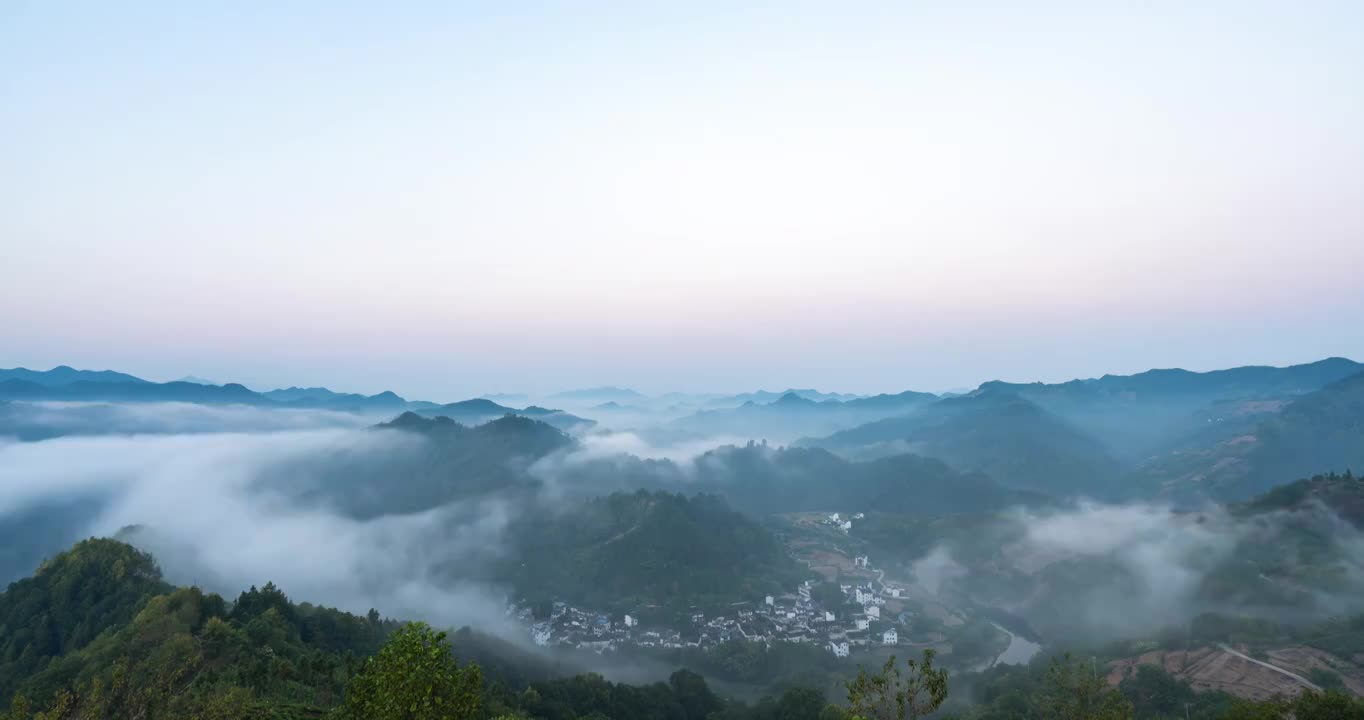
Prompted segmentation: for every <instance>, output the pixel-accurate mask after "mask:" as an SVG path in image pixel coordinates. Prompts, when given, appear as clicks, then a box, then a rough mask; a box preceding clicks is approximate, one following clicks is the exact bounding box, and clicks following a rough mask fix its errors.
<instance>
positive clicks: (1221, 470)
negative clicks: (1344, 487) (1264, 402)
mask: <svg viewBox="0 0 1364 720" xmlns="http://www.w3.org/2000/svg"><path fill="white" fill-rule="evenodd" d="M1360 468H1364V373H1359V374H1356V375H1352V376H1350V377H1347V378H1345V379H1343V380H1340V381H1337V382H1334V383H1331V384H1330V385H1327V386H1326V387H1324V388H1322V389H1320V390H1318V391H1316V392H1313V393H1309V394H1307V395H1303V396H1301V397H1298V398H1296V399H1294V400H1292V401H1291V402H1287V403H1284V404H1283V406H1282V407H1281V408H1279V409H1278V410H1277V412H1273V413H1269V414H1266V415H1265V416H1263V417H1258V418H1256V419H1255V421H1254V422H1248V423H1245V424H1244V425H1242V426H1238V427H1237V429H1236V430H1235V432H1230V433H1223V434H1222V435H1221V436H1214V437H1213V438H1212V439H1206V440H1202V441H1200V442H1194V443H1190V444H1188V445H1186V446H1184V447H1181V448H1180V449H1179V450H1178V451H1177V452H1174V453H1171V454H1169V455H1167V456H1163V457H1161V458H1159V459H1157V460H1156V461H1153V462H1151V463H1148V464H1147V465H1145V466H1143V467H1142V468H1140V469H1138V470H1137V471H1136V472H1134V473H1133V474H1132V476H1131V477H1130V478H1129V479H1128V482H1129V486H1130V487H1131V488H1132V489H1133V490H1134V491H1135V492H1137V493H1140V494H1146V495H1150V494H1153V493H1156V492H1162V493H1164V494H1167V495H1170V496H1174V497H1182V496H1188V495H1192V494H1195V493H1197V494H1202V495H1206V496H1210V497H1213V498H1216V499H1220V500H1224V501H1243V500H1248V499H1250V498H1252V497H1255V496H1257V495H1259V494H1260V493H1263V492H1265V491H1267V490H1269V489H1270V488H1273V487H1274V486H1275V485H1277V484H1278V483H1280V482H1282V481H1283V479H1284V478H1291V477H1303V476H1306V475H1309V474H1311V473H1315V472H1326V471H1333V472H1337V473H1340V472H1345V471H1346V470H1351V469H1353V470H1355V471H1356V472H1358V471H1359V469H1360Z"/></svg>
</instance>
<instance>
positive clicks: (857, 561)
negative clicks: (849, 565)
mask: <svg viewBox="0 0 1364 720" xmlns="http://www.w3.org/2000/svg"><path fill="white" fill-rule="evenodd" d="M866 566H867V556H866V555H858V556H857V557H855V558H853V567H862V568H864V567H866Z"/></svg>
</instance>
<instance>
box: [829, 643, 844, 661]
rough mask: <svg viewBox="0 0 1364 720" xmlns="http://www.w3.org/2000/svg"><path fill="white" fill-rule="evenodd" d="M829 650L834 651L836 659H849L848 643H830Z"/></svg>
mask: <svg viewBox="0 0 1364 720" xmlns="http://www.w3.org/2000/svg"><path fill="white" fill-rule="evenodd" d="M829 649H830V650H832V651H833V653H834V657H841V658H845V657H848V643H845V642H832V643H829Z"/></svg>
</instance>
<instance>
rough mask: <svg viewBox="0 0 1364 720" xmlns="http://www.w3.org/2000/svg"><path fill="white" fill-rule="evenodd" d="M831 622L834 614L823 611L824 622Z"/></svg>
mask: <svg viewBox="0 0 1364 720" xmlns="http://www.w3.org/2000/svg"><path fill="white" fill-rule="evenodd" d="M833 621H834V614H833V613H831V612H829V611H828V610H825V611H824V622H833Z"/></svg>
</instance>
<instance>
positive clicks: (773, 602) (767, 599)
mask: <svg viewBox="0 0 1364 720" xmlns="http://www.w3.org/2000/svg"><path fill="white" fill-rule="evenodd" d="M763 602H765V603H767V605H768V607H771V606H772V605H773V604H775V603H776V599H775V598H773V597H772V596H771V595H768V596H767V598H766V599H764V600H763Z"/></svg>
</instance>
